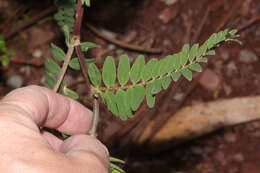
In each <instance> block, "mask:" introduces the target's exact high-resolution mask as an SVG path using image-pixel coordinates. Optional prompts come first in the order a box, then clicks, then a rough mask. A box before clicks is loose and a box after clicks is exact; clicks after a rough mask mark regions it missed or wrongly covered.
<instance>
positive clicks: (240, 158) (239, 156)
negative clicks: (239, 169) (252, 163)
mask: <svg viewBox="0 0 260 173" xmlns="http://www.w3.org/2000/svg"><path fill="white" fill-rule="evenodd" d="M233 159H234V160H235V161H237V162H243V161H244V160H245V158H244V156H243V154H241V153H237V154H235V155H234V156H233Z"/></svg>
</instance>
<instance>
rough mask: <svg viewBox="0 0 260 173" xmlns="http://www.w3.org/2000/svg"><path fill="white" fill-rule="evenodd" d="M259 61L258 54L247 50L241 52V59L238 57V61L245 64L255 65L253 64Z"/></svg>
mask: <svg viewBox="0 0 260 173" xmlns="http://www.w3.org/2000/svg"><path fill="white" fill-rule="evenodd" d="M257 59H258V58H257V56H256V54H254V53H253V52H251V51H249V50H246V49H244V50H241V51H240V54H239V57H238V60H239V61H240V62H243V63H253V62H256V61H257Z"/></svg>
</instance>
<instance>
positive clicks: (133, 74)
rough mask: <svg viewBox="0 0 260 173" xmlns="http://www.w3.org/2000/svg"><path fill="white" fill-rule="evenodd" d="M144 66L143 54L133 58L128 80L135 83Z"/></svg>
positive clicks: (139, 77)
mask: <svg viewBox="0 0 260 173" xmlns="http://www.w3.org/2000/svg"><path fill="white" fill-rule="evenodd" d="M144 66H145V59H144V56H143V55H140V56H138V57H137V59H136V60H135V62H134V64H133V66H132V68H131V71H130V80H131V81H132V82H133V83H134V84H135V83H137V82H138V81H139V80H140V79H141V72H142V70H143V68H144Z"/></svg>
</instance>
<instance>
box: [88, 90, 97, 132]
mask: <svg viewBox="0 0 260 173" xmlns="http://www.w3.org/2000/svg"><path fill="white" fill-rule="evenodd" d="M93 116H94V117H93V121H92V126H91V129H90V130H89V134H90V135H91V136H94V137H97V127H98V120H99V102H98V96H96V95H94V108H93Z"/></svg>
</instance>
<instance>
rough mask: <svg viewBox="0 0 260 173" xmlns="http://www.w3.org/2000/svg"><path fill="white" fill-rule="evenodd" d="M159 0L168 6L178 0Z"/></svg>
mask: <svg viewBox="0 0 260 173" xmlns="http://www.w3.org/2000/svg"><path fill="white" fill-rule="evenodd" d="M161 1H162V2H164V3H165V4H166V5H168V6H169V5H173V4H175V3H176V2H177V1H178V0H161Z"/></svg>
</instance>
